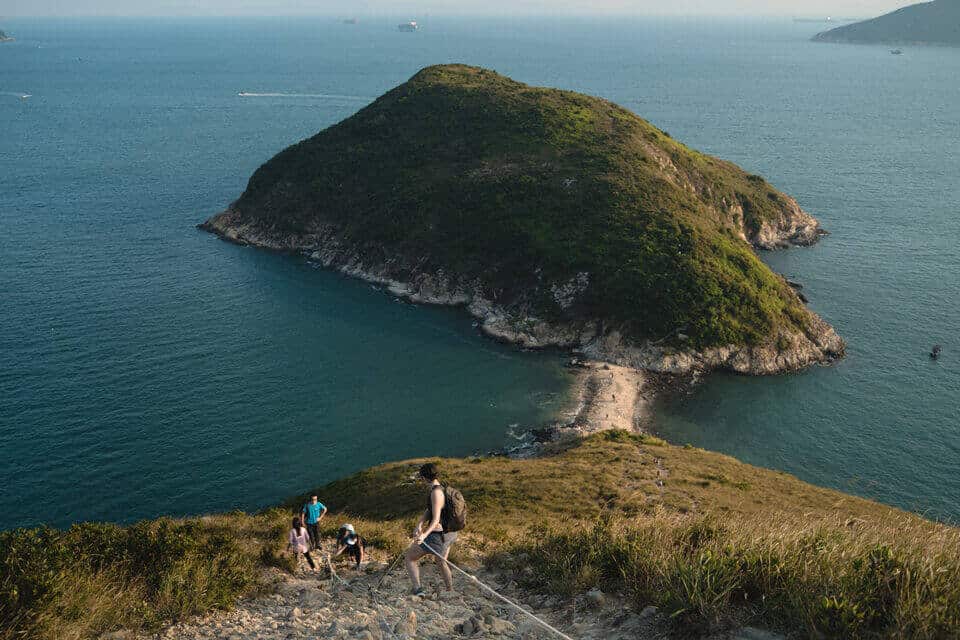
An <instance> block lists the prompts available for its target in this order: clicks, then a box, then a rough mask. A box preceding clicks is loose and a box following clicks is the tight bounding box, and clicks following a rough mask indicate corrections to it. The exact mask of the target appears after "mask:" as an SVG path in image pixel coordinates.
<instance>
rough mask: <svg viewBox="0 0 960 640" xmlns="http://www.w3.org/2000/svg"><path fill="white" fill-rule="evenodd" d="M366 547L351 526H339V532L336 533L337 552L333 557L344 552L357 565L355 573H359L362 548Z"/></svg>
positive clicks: (364, 542) (361, 561) (364, 541)
mask: <svg viewBox="0 0 960 640" xmlns="http://www.w3.org/2000/svg"><path fill="white" fill-rule="evenodd" d="M366 546H367V542H366V540H364V539H363V538H362V537H361V536H360V535H358V534H357V532H356V530H355V529H354V528H353V525H352V524H344V525H341V526H340V531H339V533H337V551H336V553H334V554H333V556H334V557H337V556H339V555H340V554H341V553H343V552H344V551H346V552H347V555H348V556H350V557H351V558H353V559H354V561H355V562H356V563H357V566H356V569H357V571H360V568H361V565H362V564H363V555H364V548H365V547H366Z"/></svg>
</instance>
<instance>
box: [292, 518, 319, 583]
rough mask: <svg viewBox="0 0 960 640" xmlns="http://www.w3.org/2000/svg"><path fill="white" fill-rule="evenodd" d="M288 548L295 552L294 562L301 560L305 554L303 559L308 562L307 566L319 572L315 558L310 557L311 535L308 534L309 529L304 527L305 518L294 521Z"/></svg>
mask: <svg viewBox="0 0 960 640" xmlns="http://www.w3.org/2000/svg"><path fill="white" fill-rule="evenodd" d="M287 548H288V549H291V550H292V551H293V558H294V562H297V561H298V560H299V559H300V555H301V554H303V557H304V558H306V560H307V564H309V565H310V570H311V571H316V570H317V565H316V563H315V562H314V561H313V556H311V555H310V534H308V533H307V528H306V527H305V526H304V525H303V518H294V519H293V523H292V525H291V528H290V535H289V541H288V543H287Z"/></svg>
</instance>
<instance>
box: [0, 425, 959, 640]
mask: <svg viewBox="0 0 960 640" xmlns="http://www.w3.org/2000/svg"><path fill="white" fill-rule="evenodd" d="M421 462H422V461H420V460H414V461H405V462H396V463H388V464H385V465H382V466H379V467H375V468H372V469H369V470H366V471H364V472H361V473H359V474H356V475H355V476H353V477H351V478H347V479H344V480H340V481H337V482H333V483H331V484H329V485H327V486H325V487H322V488H320V489H319V493H320V495H321V497H322V499H323V500H324V501H325V502H326V503H327V504H328V505H329V506H330V507H331V508H332V510H333V514H334V515H333V516H332V517H331V518H328V519H327V520H326V525H327V530H328V531H327V532H328V533H329V534H332V533H333V532H334V528H335V527H336V526H337V525H338V524H339V523H340V522H342V521H343V520H347V519H349V520H350V521H352V522H353V523H354V524H356V525H357V526H358V528H359V529H360V531H361V533H363V535H364V536H365V537H367V539H368V540H370V541H371V542H372V544H374V545H375V546H376V547H379V548H381V549H383V550H385V551H387V552H394V551H396V550H398V549H400V548H402V546H403V545H404V544H405V534H406V532H408V531H409V530H410V528H411V526H412V524H413V521H414V519H415V518H416V517H417V515H418V514H419V513H420V512H421V510H422V508H423V502H424V495H423V493H424V492H423V487H422V486H419V485H418V484H417V483H416V482H415V481H414V480H413V479H412V476H413V474H414V473H415V470H416V468H417V467H418V465H419V464H420V463H421ZM439 462H440V465H441V468H442V469H443V471H444V474H445V476H446V477H447V478H450V479H452V480H453V481H454V482H455V483H456V486H458V487H459V488H461V489H462V490H463V492H464V494H465V495H466V497H467V499H468V501H469V503H470V509H471V511H470V523H469V530H468V535H466V536H465V538H464V542H463V544H461V545H458V546H459V547H460V549H461V551H463V550H465V549H468V548H469V549H471V550H473V551H475V552H480V553H482V554H484V555H486V556H487V557H491V558H494V559H497V558H499V560H497V561H499V562H501V563H503V564H504V566H505V567H507V569H508V570H509V569H511V568H516V569H517V570H518V573H519V574H520V575H526V578H524V579H525V580H527V582H528V584H529V585H530V587H531V588H535V589H542V590H550V591H556V592H561V593H571V592H576V591H580V590H583V589H586V588H588V587H589V586H593V585H595V584H602V585H604V587H605V588H607V589H610V588H617V589H618V590H621V591H623V592H624V593H627V594H630V595H632V596H633V598H634V599H635V601H636V604H637V605H638V606H642V605H646V604H650V603H655V604H657V605H659V606H661V607H664V608H666V610H667V611H669V612H676V613H677V614H678V618H679V619H682V620H683V621H684V622H685V623H686V624H687V625H688V626H689V625H691V624H694V625H700V626H710V625H716V624H723V623H724V622H725V621H729V620H730V619H731V618H737V619H739V620H746V621H753V622H758V623H763V624H768V625H773V626H781V627H783V628H787V629H802V630H805V634H807V633H810V634H812V633H813V632H814V631H815V630H816V631H820V632H826V633H828V634H830V635H835V636H838V637H851V638H853V637H864V636H870V635H871V634H874V635H875V634H876V633H880V634H881V635H886V636H896V635H898V633H897V632H898V631H899V632H900V633H899V635H901V636H904V637H907V636H913V637H929V638H942V637H956V636H957V634H958V631H960V619H958V616H960V610H958V609H957V608H955V607H954V606H953V604H955V603H956V602H957V601H960V551H958V550H960V534H958V531H957V530H956V529H953V528H949V527H943V526H940V525H936V524H934V523H931V522H928V521H925V520H922V519H921V518H919V517H916V516H913V515H910V514H906V513H903V512H900V511H897V510H895V509H892V508H889V507H885V506H883V505H879V504H877V503H874V502H870V501H868V500H863V499H860V498H856V497H852V496H848V495H844V494H841V493H838V492H835V491H831V490H828V489H822V488H818V487H814V486H811V485H808V484H806V483H803V482H801V481H799V480H797V479H796V478H794V477H792V476H789V475H787V474H783V473H777V472H773V471H768V470H764V469H760V468H757V467H752V466H750V465H746V464H743V463H740V462H738V461H736V460H734V459H733V458H729V457H727V456H723V455H720V454H715V453H710V452H706V451H702V450H699V449H693V448H684V447H675V446H669V445H666V444H665V443H663V442H662V441H659V440H657V439H655V438H643V437H638V436H631V435H627V434H624V433H618V432H612V433H611V432H608V433H604V434H601V435H598V436H594V437H592V438H590V439H588V440H586V441H585V442H583V443H582V444H579V445H576V446H572V447H571V448H568V449H565V450H561V451H557V452H555V454H554V455H550V456H545V457H542V458H537V459H532V460H522V461H521V460H510V459H506V458H473V459H443V460H440V461H439ZM658 481H659V483H662V486H661V485H660V484H659V483H658ZM298 503H299V501H297V500H293V501H291V502H290V503H289V504H288V505H287V506H286V508H278V509H273V510H270V511H267V512H264V513H261V514H257V515H248V514H243V513H231V514H223V515H217V516H209V517H204V518H199V519H191V520H185V521H172V520H166V519H164V520H159V521H151V522H145V523H141V524H138V525H135V526H133V527H119V526H115V525H100V524H92V523H86V524H81V525H76V526H75V527H73V528H71V529H70V530H68V531H65V532H62V531H56V530H51V529H40V530H20V531H12V532H4V533H0V638H2V639H3V640H7V639H13V638H24V637H36V638H51V639H52V638H58V639H60V638H66V639H69V638H88V637H93V636H95V635H96V634H97V633H98V632H101V631H104V630H110V629H113V628H117V627H121V626H122V627H129V628H143V627H147V628H150V627H153V626H155V625H156V624H158V623H160V622H161V621H163V620H168V619H171V618H178V617H183V616H186V615H189V614H192V613H197V612H202V611H204V610H207V609H210V608H214V607H229V606H230V605H231V604H232V603H233V602H234V601H235V600H236V598H237V597H239V596H241V595H243V594H248V593H251V592H253V591H256V590H257V589H258V588H260V586H261V584H260V582H259V580H258V575H259V570H260V569H261V568H262V567H264V566H280V567H286V568H289V559H288V558H287V557H284V556H282V555H281V554H280V552H281V550H282V548H283V546H284V542H285V541H284V533H285V531H286V529H287V527H288V526H289V524H288V523H289V520H288V519H289V517H290V511H291V508H292V507H293V506H294V505H296V504H298ZM598 523H599V524H598ZM531 533H532V534H533V535H531ZM505 554H506V555H505ZM510 558H512V560H511V559H510ZM527 567H533V568H534V571H533V572H532V574H531V573H530V570H529V569H527ZM524 569H526V571H524ZM907 631H909V633H907Z"/></svg>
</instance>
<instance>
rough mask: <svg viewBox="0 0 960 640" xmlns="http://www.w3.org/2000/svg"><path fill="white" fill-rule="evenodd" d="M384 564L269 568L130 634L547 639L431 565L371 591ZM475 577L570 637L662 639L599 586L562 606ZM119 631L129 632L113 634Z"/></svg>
mask: <svg viewBox="0 0 960 640" xmlns="http://www.w3.org/2000/svg"><path fill="white" fill-rule="evenodd" d="M321 566H322V564H321ZM385 568H386V562H372V563H370V565H369V566H368V567H367V568H366V571H363V572H359V573H358V572H356V571H354V570H353V569H352V568H350V567H349V566H347V565H344V564H339V565H336V576H332V575H331V574H330V573H329V572H328V571H326V570H321V571H319V572H317V573H311V572H309V571H305V570H303V569H301V570H300V571H298V573H297V575H295V576H291V575H289V574H286V573H282V572H280V571H275V572H273V573H271V575H270V579H271V580H272V581H273V582H274V587H275V590H274V591H273V592H272V593H269V594H266V595H261V596H257V597H254V598H250V599H247V600H244V601H242V602H241V603H240V604H239V605H238V606H237V607H236V608H235V609H234V610H233V611H229V612H215V613H211V614H208V615H206V616H203V617H200V618H196V619H192V620H188V621H185V622H182V623H177V624H174V625H171V626H169V627H167V628H165V629H163V630H161V631H160V632H159V633H157V634H151V635H146V636H139V638H154V639H159V640H171V639H174V638H177V639H185V640H186V639H190V640H201V639H207V638H211V639H212V638H224V639H226V640H253V639H255V638H256V639H264V640H281V639H282V640H292V639H294V638H336V639H341V638H342V639H347V638H349V639H358V640H388V639H397V640H400V639H404V638H406V639H408V640H409V639H412V638H422V639H438V640H439V639H441V638H444V639H446V638H457V637H473V638H490V639H497V638H504V639H505V638H520V639H523V640H535V639H536V640H541V639H542V640H546V639H547V638H556V637H557V636H555V635H552V634H550V633H549V632H547V631H546V630H544V629H543V628H542V627H540V626H538V625H537V624H536V623H535V622H533V621H531V620H529V619H528V618H527V617H526V616H524V615H523V614H521V613H519V612H518V611H516V610H513V609H511V608H510V607H508V606H507V605H505V604H503V603H502V602H500V601H498V600H497V599H496V598H495V597H493V596H490V595H488V594H486V592H484V591H483V590H481V589H480V588H479V587H478V586H477V585H476V584H475V583H473V582H472V581H470V580H469V579H467V578H465V577H463V576H455V586H456V590H455V591H454V592H446V591H442V590H441V589H440V585H441V582H440V578H439V574H438V573H437V571H436V568H435V566H434V565H433V563H431V562H425V563H424V571H423V578H424V579H423V584H424V587H425V588H426V589H427V595H426V596H424V597H417V596H413V595H410V585H409V583H408V582H407V576H406V573H405V572H404V570H403V567H402V566H400V567H398V568H397V569H395V570H394V571H393V572H392V573H391V574H390V576H388V577H387V579H386V580H385V581H384V583H383V586H382V587H381V588H380V590H379V592H374V591H373V590H374V588H375V586H376V584H377V583H378V582H379V580H380V578H381V576H382V571H383V570H384V569H385ZM475 575H477V577H479V578H480V579H481V580H482V581H483V582H485V583H486V584H489V585H491V586H492V587H494V588H495V589H497V590H498V591H500V592H501V593H505V594H506V595H508V596H509V597H511V598H513V599H519V600H521V602H522V603H523V605H524V606H525V607H527V608H528V609H529V610H532V611H534V612H535V613H536V614H537V615H538V616H540V617H542V618H544V619H545V620H547V621H548V622H549V623H550V624H552V625H554V626H556V627H558V628H559V629H560V630H561V631H563V632H564V633H566V634H568V635H570V636H571V637H574V638H578V639H588V638H591V639H599V638H608V639H623V640H626V639H627V638H631V639H637V640H642V639H646V638H660V637H663V636H662V635H661V633H659V632H658V631H657V629H658V628H661V627H662V626H663V621H662V620H661V619H660V617H659V616H658V614H656V613H655V611H653V610H652V609H653V608H652V607H651V608H649V609H648V610H646V611H645V612H644V614H643V615H640V614H634V613H630V612H628V611H626V609H625V607H624V603H623V602H621V601H619V600H618V599H616V598H614V597H611V596H608V595H603V594H600V593H599V592H591V593H589V594H584V595H582V596H580V597H579V598H576V599H574V600H570V601H566V602H562V601H561V600H560V599H558V598H556V597H547V596H537V595H534V594H525V593H524V592H522V591H521V590H520V589H519V588H518V587H517V585H516V583H515V582H514V581H513V578H512V577H511V576H509V575H504V574H498V573H495V572H491V571H487V570H478V571H477V572H476V574H475ZM341 579H342V581H341ZM121 637H123V638H134V637H135V636H132V635H126V636H124V635H114V636H113V638H117V639H118V638H121Z"/></svg>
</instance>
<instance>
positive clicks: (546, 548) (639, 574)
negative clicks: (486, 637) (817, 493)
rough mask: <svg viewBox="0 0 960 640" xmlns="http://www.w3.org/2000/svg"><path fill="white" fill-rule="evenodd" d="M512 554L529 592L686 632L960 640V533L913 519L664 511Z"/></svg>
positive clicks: (549, 536) (539, 538)
mask: <svg viewBox="0 0 960 640" xmlns="http://www.w3.org/2000/svg"><path fill="white" fill-rule="evenodd" d="M510 549H511V551H512V552H513V554H512V555H510V556H508V557H510V558H511V561H510V562H511V563H512V564H513V565H515V566H516V565H519V564H522V565H523V566H531V565H532V566H533V567H534V568H535V571H534V572H533V574H532V576H533V577H531V578H528V580H527V582H528V584H529V586H531V587H533V588H538V589H544V590H550V591H554V592H559V593H565V594H572V593H579V592H580V591H583V590H585V589H589V588H591V587H595V586H600V587H601V588H603V589H606V590H608V591H609V590H612V589H616V590H619V591H622V592H625V593H628V594H629V595H630V596H631V597H632V598H633V600H634V601H635V603H636V605H637V606H645V605H649V604H653V605H657V606H659V607H661V608H662V609H663V610H664V611H665V612H666V613H668V614H669V615H671V616H673V617H674V618H675V619H676V620H677V621H678V622H679V623H682V625H678V627H679V626H682V627H683V628H684V629H685V630H686V631H687V632H691V631H702V632H710V631H716V630H717V629H721V628H724V627H730V626H734V625H736V624H744V623H748V624H760V625H763V626H767V627H774V628H779V629H781V630H784V631H790V632H792V633H793V634H794V635H800V636H804V637H828V638H869V637H877V638H930V639H939V638H955V637H958V634H960V606H958V603H960V552H958V550H960V531H958V530H956V529H952V528H948V527H938V528H936V529H935V530H934V531H931V530H930V528H929V527H927V526H920V525H918V523H917V522H916V521H915V519H913V518H909V517H906V518H905V517H891V518H889V519H885V520H879V521H875V522H863V521H859V520H858V521H851V520H849V519H822V520H817V519H808V518H803V517H796V516H790V515H789V514H784V513H779V514H771V515H768V516H764V517H760V516H755V517H748V518H722V519H720V518H714V517H710V516H706V517H690V516H678V515H666V514H664V515H655V516H642V517H639V518H634V519H631V520H623V519H611V520H603V521H599V522H597V523H595V524H594V526H590V527H572V528H571V527H552V528H547V529H544V530H542V531H539V532H537V533H536V534H535V535H531V536H528V537H526V538H525V539H523V540H519V541H517V542H515V543H514V544H513V545H511V546H510ZM517 568H518V569H519V567H517Z"/></svg>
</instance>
